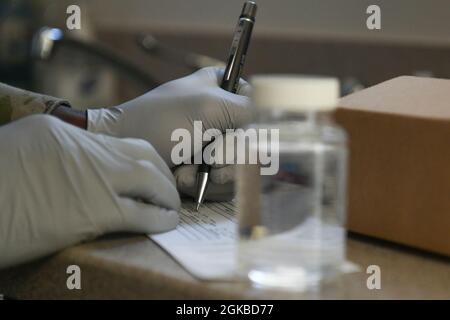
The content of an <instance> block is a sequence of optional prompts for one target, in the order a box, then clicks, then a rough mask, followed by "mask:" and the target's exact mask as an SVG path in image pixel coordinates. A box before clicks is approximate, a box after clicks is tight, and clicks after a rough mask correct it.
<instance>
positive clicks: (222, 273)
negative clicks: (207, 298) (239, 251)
mask: <svg viewBox="0 0 450 320" xmlns="http://www.w3.org/2000/svg"><path fill="white" fill-rule="evenodd" d="M179 214H180V223H179V225H178V226H177V228H176V229H175V230H172V231H169V232H166V233H162V234H156V235H149V237H150V239H152V240H153V241H155V242H156V243H157V244H158V245H159V246H161V247H162V248H163V249H164V250H166V251H167V252H168V253H169V254H170V255H171V256H172V257H173V258H174V259H175V260H177V261H178V262H179V263H180V264H181V265H182V266H183V267H185V268H186V269H187V270H188V271H189V272H190V273H191V274H192V275H194V276H195V277H197V278H199V279H202V280H233V279H234V278H235V273H236V248H237V244H236V243H237V218H236V210H235V206H234V202H232V201H230V202H211V203H205V204H203V205H202V206H201V208H200V212H196V211H195V204H194V203H193V202H186V203H183V206H182V208H181V210H180V212H179Z"/></svg>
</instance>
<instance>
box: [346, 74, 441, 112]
mask: <svg viewBox="0 0 450 320" xmlns="http://www.w3.org/2000/svg"><path fill="white" fill-rule="evenodd" d="M339 106H340V107H341V108H344V109H351V110H360V111H369V112H382V113H388V114H398V115H404V116H409V117H419V118H432V119H437V120H450V80H444V79H432V78H418V77H410V76H402V77H398V78H394V79H391V80H389V81H386V82H383V83H380V84H378V85H376V86H373V87H370V88H367V89H365V90H362V91H359V92H357V93H354V94H351V95H349V96H346V97H344V98H342V99H341V101H340V104H339Z"/></svg>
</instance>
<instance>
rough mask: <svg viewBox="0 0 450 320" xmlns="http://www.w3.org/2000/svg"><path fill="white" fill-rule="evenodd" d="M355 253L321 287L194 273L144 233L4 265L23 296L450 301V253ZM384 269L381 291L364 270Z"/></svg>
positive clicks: (356, 249) (3, 285)
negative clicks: (76, 279) (262, 285)
mask: <svg viewBox="0 0 450 320" xmlns="http://www.w3.org/2000/svg"><path fill="white" fill-rule="evenodd" d="M347 251H348V258H349V259H350V260H351V261H353V262H355V263H357V264H359V265H360V266H361V268H362V272H359V273H353V274H347V275H344V276H343V277H342V279H341V280H340V281H339V282H337V283H334V284H332V285H328V286H327V287H326V288H324V289H323V290H321V291H320V292H317V293H308V294H306V293H292V292H291V293H289V292H277V291H268V290H260V289H256V288H252V287H251V286H250V285H249V284H247V283H243V282H241V283H239V282H235V283H227V282H204V281H199V280H197V279H195V278H194V277H192V276H191V275H190V274H189V273H188V272H186V271H185V270H184V269H183V268H182V267H180V266H179V265H178V264H177V263H176V262H175V261H174V260H173V259H172V258H171V257H170V256H169V255H168V254H167V253H166V252H164V251H163V250H162V249H161V248H160V247H158V246H157V245H156V244H155V243H154V242H152V241H151V240H149V239H148V238H146V237H144V236H129V235H114V236H109V237H106V238H102V239H99V240H97V241H95V242H91V243H86V244H82V245H79V246H76V247H72V248H69V249H66V250H64V251H62V252H60V253H58V254H57V255H54V256H51V257H48V258H45V259H41V260H39V261H36V262H33V263H30V264H26V265H23V266H20V267H16V268H12V269H8V270H3V271H0V294H3V295H4V296H6V297H12V298H19V299H311V298H312V299H316V298H322V299H333V298H337V299H420V298H424V299H450V259H448V258H442V257H437V256H433V255H429V254H424V253H420V252H417V251H415V250H410V249H405V248H402V247H397V246H394V245H390V244H386V243H383V242H378V241H373V240H368V239H365V238H360V237H355V236H352V237H350V239H349V241H348V249H347ZM71 264H76V265H78V266H80V268H81V272H82V274H81V279H82V281H81V283H82V289H81V290H68V289H67V286H66V280H67V277H68V275H67V274H66V268H67V266H68V265H71ZM372 264H375V265H379V266H380V268H381V286H382V287H381V290H368V289H367V287H366V280H367V277H368V275H367V274H366V273H365V270H366V268H367V266H368V265H372Z"/></svg>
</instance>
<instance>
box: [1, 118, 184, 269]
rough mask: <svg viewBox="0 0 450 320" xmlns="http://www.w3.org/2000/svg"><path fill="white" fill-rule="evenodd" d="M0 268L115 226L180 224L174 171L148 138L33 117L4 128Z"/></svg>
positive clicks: (136, 228)
mask: <svg viewBox="0 0 450 320" xmlns="http://www.w3.org/2000/svg"><path fill="white" fill-rule="evenodd" d="M0 137H1V139H0V171H1V173H0V204H1V210H0V252H1V254H0V268H2V267H7V266H11V265H14V264H17V263H22V262H26V261H28V260H31V259H33V258H37V257H40V256H43V255H46V254H49V253H52V252H55V251H57V250H59V249H62V248H64V247H67V246H70V245H73V244H76V243H78V242H80V241H83V240H87V239H92V238H94V237H97V236H99V235H101V234H104V233H108V232H116V231H128V232H140V233H141V232H142V233H150V232H161V231H166V230H170V229H172V228H175V226H176V225H177V223H178V214H177V212H176V210H177V209H178V208H179V206H180V199H179V196H178V193H177V190H176V188H175V181H174V178H173V175H172V173H171V171H170V169H169V168H168V167H167V165H166V164H165V162H164V161H163V160H162V159H161V158H160V157H159V155H158V154H157V153H156V151H155V150H154V149H153V147H152V146H151V145H150V144H149V143H148V142H146V141H143V140H137V139H117V138H113V137H108V136H104V135H96V134H93V133H89V132H86V131H84V130H81V129H78V128H76V127H74V126H72V125H69V124H66V123H64V122H62V121H60V120H58V119H56V118H54V117H51V116H46V115H35V116H30V117H27V118H24V119H22V120H19V121H16V122H12V123H11V124H9V125H6V126H2V127H0Z"/></svg>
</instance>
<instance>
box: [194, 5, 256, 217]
mask: <svg viewBox="0 0 450 320" xmlns="http://www.w3.org/2000/svg"><path fill="white" fill-rule="evenodd" d="M256 10H257V5H256V3H255V2H253V1H246V2H245V3H244V7H243V8H242V12H241V15H240V16H239V21H238V24H237V26H236V30H235V31H234V37H233V42H232V43H231V49H230V54H229V57H228V62H227V67H226V69H225V73H224V75H223V79H222V83H221V85H220V87H221V88H222V89H224V90H227V91H230V92H233V93H236V92H237V89H238V85H239V79H240V77H241V74H242V70H243V67H244V62H245V56H246V55H247V49H248V45H249V43H250V38H251V35H252V30H253V25H254V23H255V16H256ZM210 171H211V166H210V165H207V164H206V163H202V164H201V165H200V166H199V168H198V172H197V198H196V200H195V202H196V210H197V211H198V210H199V208H200V205H201V204H202V202H203V199H204V198H205V194H206V190H207V188H208V183H209V173H210Z"/></svg>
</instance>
